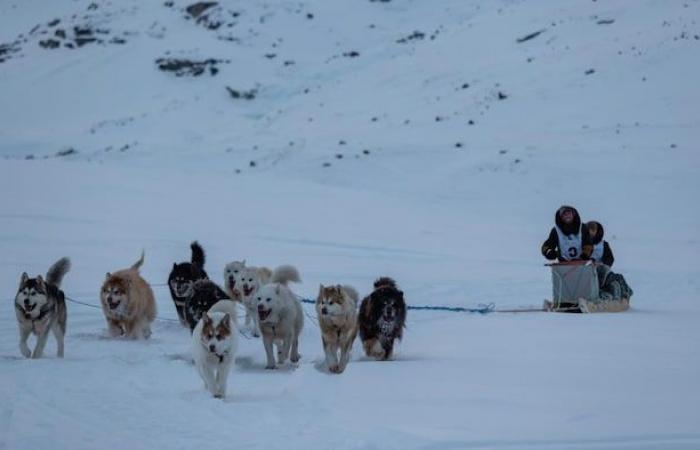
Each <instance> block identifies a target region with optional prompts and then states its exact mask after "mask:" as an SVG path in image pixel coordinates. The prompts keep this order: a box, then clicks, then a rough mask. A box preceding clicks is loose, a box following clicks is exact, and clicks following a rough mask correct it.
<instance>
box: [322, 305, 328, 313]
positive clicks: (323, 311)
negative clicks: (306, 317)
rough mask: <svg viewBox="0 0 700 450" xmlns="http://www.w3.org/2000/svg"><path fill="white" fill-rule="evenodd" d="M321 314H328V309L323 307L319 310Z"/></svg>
mask: <svg viewBox="0 0 700 450" xmlns="http://www.w3.org/2000/svg"><path fill="white" fill-rule="evenodd" d="M321 314H328V308H326V307H325V306H324V307H323V308H321Z"/></svg>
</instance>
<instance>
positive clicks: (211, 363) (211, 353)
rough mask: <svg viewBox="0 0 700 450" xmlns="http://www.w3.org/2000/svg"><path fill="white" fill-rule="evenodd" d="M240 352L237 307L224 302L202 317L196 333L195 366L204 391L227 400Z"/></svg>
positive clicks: (194, 342)
mask: <svg viewBox="0 0 700 450" xmlns="http://www.w3.org/2000/svg"><path fill="white" fill-rule="evenodd" d="M237 348H238V336H237V329H236V304H235V303H234V302H232V301H231V300H220V301H218V302H217V303H215V304H214V306H212V307H211V308H209V311H208V312H205V313H204V314H202V318H201V319H200V320H199V322H198V323H197V326H196V327H195V328H194V331H193V332H192V354H193V357H194V363H195V365H196V366H197V370H198V371H199V375H200V376H201V377H202V380H204V387H205V388H206V389H207V390H208V391H209V392H211V394H212V395H213V396H214V397H216V398H224V397H225V396H226V382H227V380H228V374H229V372H230V371H231V366H232V365H233V361H234V357H235V355H236V349H237Z"/></svg>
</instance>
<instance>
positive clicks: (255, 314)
mask: <svg viewBox="0 0 700 450" xmlns="http://www.w3.org/2000/svg"><path fill="white" fill-rule="evenodd" d="M190 248H191V251H192V255H191V259H190V261H189V262H182V263H174V264H173V268H172V270H171V272H170V275H169V277H168V287H169V289H170V294H171V297H172V299H173V303H174V306H175V310H176V311H177V315H178V318H179V319H180V322H181V323H182V324H183V326H186V327H188V328H189V329H190V331H191V332H192V352H193V359H194V362H195V365H196V367H197V369H198V371H199V374H200V376H201V377H202V380H203V381H204V385H205V388H206V389H207V390H208V391H209V392H210V393H211V394H212V395H213V396H214V397H219V398H221V397H224V396H225V395H226V380H227V378H228V373H229V371H230V369H231V366H232V365H233V361H234V357H235V353H236V349H237V344H238V332H239V330H238V324H237V319H236V303H241V304H242V305H243V306H244V307H245V311H246V316H245V324H244V327H245V328H247V329H248V330H249V331H250V333H251V334H252V335H253V336H255V337H261V338H262V342H263V347H264V350H265V355H266V366H265V368H266V369H275V368H276V367H277V366H278V365H283V364H286V363H287V361H288V360H289V361H290V362H291V363H296V362H298V361H299V359H300V358H301V355H300V354H299V335H300V334H301V331H302V328H303V327H304V312H303V310H302V306H301V300H300V298H299V297H298V296H297V295H296V294H294V292H293V291H292V290H291V288H290V287H289V284H290V283H298V282H300V281H301V277H300V275H299V272H298V270H297V269H296V268H295V267H293V266H289V265H282V266H279V267H277V268H276V269H275V270H274V271H273V270H270V269H269V268H267V267H251V266H247V265H246V262H245V260H243V261H233V262H231V263H229V264H227V265H226V267H225V268H224V274H223V275H224V277H223V281H224V284H223V286H224V288H223V289H222V288H220V287H219V285H217V284H216V283H214V282H213V281H211V280H210V279H209V277H208V275H207V272H206V271H205V270H204V264H205V253H204V249H203V248H202V247H201V246H200V245H199V244H198V243H197V242H196V241H195V242H193V243H192V244H191V246H190ZM143 262H144V254H143V253H142V254H141V256H140V258H139V260H138V261H136V262H135V263H134V264H133V265H132V266H131V267H129V268H127V269H122V270H118V271H116V272H113V273H109V272H108V273H107V275H106V277H105V280H104V282H103V284H102V289H101V290H100V303H101V305H102V311H103V313H104V316H105V320H106V322H107V332H108V334H109V335H110V336H111V337H120V336H122V337H125V338H129V339H148V338H149V337H150V336H151V323H152V322H153V321H154V320H155V318H156V302H155V297H154V295H153V290H152V289H151V286H150V285H149V284H148V282H147V281H146V280H144V279H143V277H142V276H141V275H140V273H139V268H140V267H141V266H142V265H143ZM69 270H70V260H69V259H68V258H61V259H60V260H58V261H57V262H56V263H55V264H54V265H52V266H51V267H50V268H49V270H48V272H47V274H46V279H44V278H42V277H41V275H39V276H37V277H36V278H29V276H28V275H27V273H23V274H22V276H21V279H20V285H19V289H18V291H17V295H16V296H15V312H16V315H17V322H18V325H19V334H20V343H19V347H20V351H21V352H22V354H23V355H24V356H25V357H27V358H30V357H31V358H40V357H41V356H42V353H43V350H44V347H45V345H46V341H47V339H48V334H49V332H53V334H54V336H55V337H56V341H57V345H58V353H57V355H58V357H59V358H62V357H63V354H64V336H65V333H66V322H67V312H66V300H65V295H64V293H63V291H62V290H61V289H60V285H61V281H62V280H63V277H64V276H65V275H66V273H67V272H68V271H69ZM358 301H359V295H358V293H357V291H356V290H355V289H354V288H353V287H351V286H344V285H335V286H323V285H321V286H320V287H319V292H318V296H317V298H316V304H315V307H316V313H317V317H318V324H319V327H320V330H321V341H322V345H323V350H324V352H325V359H326V364H327V366H328V370H329V372H331V373H342V372H343V371H344V370H345V368H346V366H347V364H348V361H349V360H350V350H351V349H352V345H353V342H354V341H355V338H356V336H357V334H358V332H359V335H360V340H361V341H362V345H363V348H364V351H365V353H366V355H367V356H369V357H372V358H375V359H377V360H387V359H390V358H391V357H392V354H393V348H394V342H395V341H396V340H397V339H398V340H400V339H401V338H402V336H403V328H404V326H405V322H406V309H407V308H406V303H405V301H404V296H403V292H402V291H401V290H399V288H398V287H397V285H396V282H395V281H394V280H392V279H391V278H388V277H381V278H379V279H378V280H377V281H376V282H375V283H374V289H373V291H372V292H371V293H370V294H369V295H368V296H366V297H365V298H364V299H363V300H362V302H361V304H360V307H359V312H358V308H357V303H358ZM32 333H33V334H35V335H36V338H37V340H36V346H35V348H34V351H31V350H30V349H29V347H28V345H27V339H28V338H29V336H30V335H31V334H32Z"/></svg>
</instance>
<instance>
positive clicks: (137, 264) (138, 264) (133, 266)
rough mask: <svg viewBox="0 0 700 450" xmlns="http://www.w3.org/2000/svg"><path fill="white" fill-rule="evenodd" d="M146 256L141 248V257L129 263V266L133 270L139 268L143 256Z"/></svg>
mask: <svg viewBox="0 0 700 450" xmlns="http://www.w3.org/2000/svg"><path fill="white" fill-rule="evenodd" d="M145 256H146V254H145V253H144V251H143V250H141V257H140V258H139V260H138V261H136V262H135V263H134V264H132V265H131V268H132V269H134V270H139V267H141V266H142V265H143V258H144V257H145Z"/></svg>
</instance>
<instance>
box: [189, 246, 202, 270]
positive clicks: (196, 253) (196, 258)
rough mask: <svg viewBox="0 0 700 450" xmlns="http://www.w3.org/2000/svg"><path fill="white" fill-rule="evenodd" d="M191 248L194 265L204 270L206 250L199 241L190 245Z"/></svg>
mask: <svg viewBox="0 0 700 450" xmlns="http://www.w3.org/2000/svg"><path fill="white" fill-rule="evenodd" d="M190 248H191V249H192V260H191V262H192V265H194V266H197V267H199V268H200V269H204V260H205V256H204V249H203V248H202V246H201V245H199V242H197V241H194V242H193V243H192V244H190Z"/></svg>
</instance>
